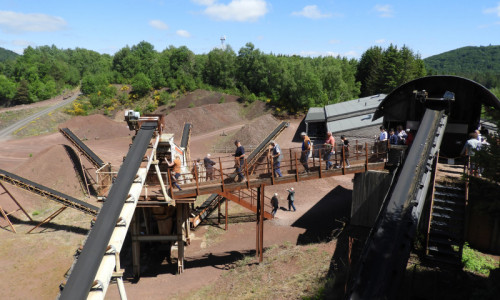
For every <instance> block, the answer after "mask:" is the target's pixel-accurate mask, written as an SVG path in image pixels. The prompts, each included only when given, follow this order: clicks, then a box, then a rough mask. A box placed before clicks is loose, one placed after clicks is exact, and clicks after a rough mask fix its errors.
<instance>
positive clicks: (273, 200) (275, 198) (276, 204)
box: [271, 193, 279, 217]
mask: <svg viewBox="0 0 500 300" xmlns="http://www.w3.org/2000/svg"><path fill="white" fill-rule="evenodd" d="M271 206H272V207H273V211H272V212H271V214H272V215H273V217H274V216H275V215H276V212H277V211H278V208H279V201H278V193H274V195H273V197H272V198H271Z"/></svg>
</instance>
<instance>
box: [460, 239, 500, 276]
mask: <svg viewBox="0 0 500 300" xmlns="http://www.w3.org/2000/svg"><path fill="white" fill-rule="evenodd" d="M462 263H463V264H464V267H465V269H467V270H469V271H471V272H474V273H479V274H482V275H486V276H489V275H490V270H493V269H496V268H498V267H499V265H498V262H496V261H495V260H493V259H492V258H490V257H486V256H484V255H481V254H480V253H479V252H477V251H475V250H474V249H472V248H470V247H469V244H468V243H465V245H464V250H463V253H462Z"/></svg>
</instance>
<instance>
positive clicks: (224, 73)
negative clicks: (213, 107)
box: [203, 46, 236, 88]
mask: <svg viewBox="0 0 500 300" xmlns="http://www.w3.org/2000/svg"><path fill="white" fill-rule="evenodd" d="M235 60H236V53H235V52H234V51H233V49H232V48H231V47H230V46H227V47H226V49H224V50H222V49H219V48H216V49H213V50H212V51H210V52H209V53H208V56H207V60H206V64H205V66H204V68H203V81H204V82H205V83H208V84H210V85H213V86H218V87H221V88H232V87H234V86H235V78H234V72H235Z"/></svg>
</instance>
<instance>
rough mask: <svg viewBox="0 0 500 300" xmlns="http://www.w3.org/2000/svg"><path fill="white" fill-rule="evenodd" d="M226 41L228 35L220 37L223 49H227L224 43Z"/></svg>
mask: <svg viewBox="0 0 500 300" xmlns="http://www.w3.org/2000/svg"><path fill="white" fill-rule="evenodd" d="M224 42H226V36H225V35H223V36H221V38H220V44H221V49H222V50H225V49H226V46H225V45H224Z"/></svg>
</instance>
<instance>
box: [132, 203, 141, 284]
mask: <svg viewBox="0 0 500 300" xmlns="http://www.w3.org/2000/svg"><path fill="white" fill-rule="evenodd" d="M130 227H131V228H130V229H131V234H132V270H133V273H134V277H135V278H139V276H141V243H140V242H139V239H138V238H139V235H140V231H141V228H140V227H141V223H140V213H138V212H137V210H136V211H135V212H134V217H133V219H132V224H131V226H130Z"/></svg>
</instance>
